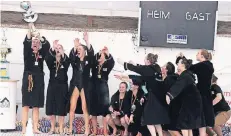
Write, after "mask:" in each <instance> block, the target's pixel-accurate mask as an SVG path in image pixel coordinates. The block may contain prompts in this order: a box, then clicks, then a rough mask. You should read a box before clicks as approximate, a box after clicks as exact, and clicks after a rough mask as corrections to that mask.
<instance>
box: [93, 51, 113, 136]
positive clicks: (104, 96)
mask: <svg viewBox="0 0 231 136" xmlns="http://www.w3.org/2000/svg"><path fill="white" fill-rule="evenodd" d="M114 65H115V61H114V59H113V57H112V55H111V54H110V53H109V51H108V48H107V47H104V49H103V50H101V51H100V52H98V53H97V54H96V55H95V58H94V63H93V66H92V81H93V84H94V87H93V88H92V107H91V115H92V124H93V135H96V131H97V129H96V127H97V116H103V117H104V119H106V121H107V123H108V124H109V125H110V126H111V127H112V128H113V134H114V135H116V132H117V129H116V126H115V124H114V122H113V121H112V120H111V116H110V112H109V106H110V100H109V88H108V75H109V74H110V72H111V70H112V69H113V67H114ZM104 133H106V132H104Z"/></svg>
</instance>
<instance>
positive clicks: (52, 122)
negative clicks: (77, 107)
mask: <svg viewBox="0 0 231 136" xmlns="http://www.w3.org/2000/svg"><path fill="white" fill-rule="evenodd" d="M50 121H51V129H50V132H49V133H50V134H51V133H53V132H54V131H55V116H54V115H52V116H50Z"/></svg>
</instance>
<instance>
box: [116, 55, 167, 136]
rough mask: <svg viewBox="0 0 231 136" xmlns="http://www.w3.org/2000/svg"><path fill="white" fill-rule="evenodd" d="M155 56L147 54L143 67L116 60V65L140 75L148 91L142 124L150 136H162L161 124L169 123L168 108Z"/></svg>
mask: <svg viewBox="0 0 231 136" xmlns="http://www.w3.org/2000/svg"><path fill="white" fill-rule="evenodd" d="M157 58H158V56H157V55H154V54H152V53H149V54H148V55H147V57H146V58H145V65H133V64H130V63H126V62H125V63H124V62H123V61H122V60H121V59H118V63H119V64H122V65H124V69H125V70H131V71H134V72H136V73H138V74H140V75H141V77H142V80H144V81H145V83H146V88H147V90H148V98H147V99H148V100H147V103H146V104H145V107H144V113H143V117H142V118H143V119H142V124H143V125H147V127H148V129H149V131H150V133H151V134H152V136H156V130H157V133H158V135H159V136H163V132H162V127H161V124H168V123H169V121H170V120H169V116H168V109H167V108H168V106H167V104H166V101H165V94H164V93H163V91H161V81H162V75H161V69H160V66H159V65H158V64H156V62H157ZM155 129H156V130H155Z"/></svg>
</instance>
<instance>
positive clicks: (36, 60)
mask: <svg viewBox="0 0 231 136" xmlns="http://www.w3.org/2000/svg"><path fill="white" fill-rule="evenodd" d="M34 56H35V63H34V65H35V66H38V59H39V53H35V55H34Z"/></svg>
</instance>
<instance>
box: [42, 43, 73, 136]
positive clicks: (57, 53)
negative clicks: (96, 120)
mask: <svg viewBox="0 0 231 136" xmlns="http://www.w3.org/2000/svg"><path fill="white" fill-rule="evenodd" d="M57 42H58V40H55V41H54V43H53V48H52V49H50V53H48V55H47V57H46V63H47V66H48V69H49V70H50V79H49V85H48V88H47V99H46V115H47V116H50V118H51V129H50V132H49V134H54V133H55V120H56V116H59V118H58V120H59V133H60V134H63V132H64V130H63V125H64V117H65V116H66V115H67V111H66V105H67V96H68V76H67V72H68V68H69V65H70V62H69V59H68V57H67V55H66V54H65V53H64V50H63V46H62V45H60V44H58V43H57Z"/></svg>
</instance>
